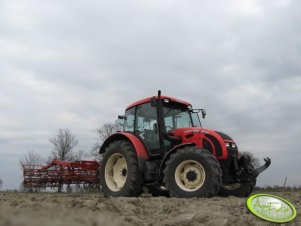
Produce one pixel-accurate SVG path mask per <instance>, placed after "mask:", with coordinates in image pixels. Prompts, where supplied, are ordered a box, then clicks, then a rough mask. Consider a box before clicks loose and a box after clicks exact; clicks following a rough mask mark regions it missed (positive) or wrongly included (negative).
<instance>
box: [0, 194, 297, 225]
mask: <svg viewBox="0 0 301 226" xmlns="http://www.w3.org/2000/svg"><path fill="white" fill-rule="evenodd" d="M273 194H275V195H279V196H281V197H283V198H285V199H287V200H289V201H290V202H291V203H292V204H293V205H294V206H295V207H296V209H297V218H296V219H295V220H294V221H292V222H291V223H289V224H288V225H298V226H301V208H300V207H301V192H290V193H273ZM27 225H28V226H41V225H43V226H63V225H72V226H79V225H85V226H90V225H91V226H97V225H112V226H114V225H116V226H117V225H124V226H126V225H137V226H143V225H147V226H151V225H166V226H167V225H168V226H169V225H170V226H177V225H178V226H180V225H181V226H182V225H185V226H188V225H195V226H197V225H229V226H230V225H231V226H232V225H234V226H235V225H237V226H238V225H274V224H272V223H269V222H266V221H263V220H261V219H259V218H257V217H255V216H254V215H252V214H251V213H250V212H249V211H248V210H247V208H246V198H238V197H233V196H230V197H219V196H216V197H213V198H192V199H184V198H168V197H151V196H150V195H149V194H143V195H142V196H140V197H138V198H135V197H131V198H123V197H104V195H102V194H99V193H61V194H58V193H20V192H0V226H27Z"/></svg>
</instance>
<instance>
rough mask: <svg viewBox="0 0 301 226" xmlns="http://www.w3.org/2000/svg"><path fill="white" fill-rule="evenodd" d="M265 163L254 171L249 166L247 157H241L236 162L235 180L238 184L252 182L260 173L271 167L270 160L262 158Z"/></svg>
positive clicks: (249, 161) (249, 162)
mask: <svg viewBox="0 0 301 226" xmlns="http://www.w3.org/2000/svg"><path fill="white" fill-rule="evenodd" d="M264 161H265V163H264V164H263V165H262V166H260V167H258V168H256V169H254V167H253V166H252V164H251V159H250V158H249V156H242V157H241V158H240V159H239V161H238V169H239V170H238V171H237V172H236V176H237V180H238V181H239V182H247V181H252V180H254V179H255V178H256V177H257V176H258V175H259V174H260V173H262V172H263V171H265V170H266V169H267V168H268V167H269V166H270V165H271V159H270V158H268V157H267V158H264Z"/></svg>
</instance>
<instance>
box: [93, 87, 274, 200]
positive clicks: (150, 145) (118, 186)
mask: <svg viewBox="0 0 301 226" xmlns="http://www.w3.org/2000/svg"><path fill="white" fill-rule="evenodd" d="M199 112H201V114H202V117H203V118H205V115H206V112H205V110H204V109H193V108H192V105H191V104H190V103H188V102H186V101H182V100H178V99H175V98H172V97H167V96H161V92H160V91H159V92H158V96H154V97H149V98H145V99H143V100H140V101H137V102H135V103H133V104H131V105H129V106H128V107H127V108H126V111H125V115H124V116H118V118H119V121H121V123H122V126H123V131H120V132H117V133H115V134H113V135H111V136H110V137H109V138H108V139H107V140H106V141H105V142H104V143H103V145H102V147H101V148H100V151H99V153H100V154H102V156H103V160H102V164H101V167H100V183H101V186H102V190H103V192H104V194H105V195H107V196H139V195H140V194H141V193H142V191H143V188H144V187H147V188H148V190H149V192H150V193H152V194H153V195H160V194H166V195H170V196H172V197H183V198H191V197H211V196H214V195H217V194H219V195H235V196H241V197H242V196H248V195H249V194H250V193H251V192H252V190H253V188H254V186H255V183H256V177H257V176H258V175H259V173H261V172H262V171H264V170H265V169H266V168H268V166H269V165H270V163H271V161H270V159H269V158H265V159H264V160H265V164H264V165H262V166H260V167H259V168H257V169H254V167H253V165H252V164H251V161H250V158H249V157H248V156H240V155H239V151H238V148H237V145H236V143H235V142H234V140H233V139H232V138H231V137H229V136H228V135H226V134H224V133H221V132H217V131H213V130H209V129H205V128H202V126H201V122H200V119H199V116H198V113H199Z"/></svg>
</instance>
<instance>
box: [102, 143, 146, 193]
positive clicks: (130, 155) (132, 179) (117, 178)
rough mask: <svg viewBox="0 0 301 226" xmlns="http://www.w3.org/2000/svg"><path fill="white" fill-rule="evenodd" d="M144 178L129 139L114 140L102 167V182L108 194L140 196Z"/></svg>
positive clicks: (104, 190)
mask: <svg viewBox="0 0 301 226" xmlns="http://www.w3.org/2000/svg"><path fill="white" fill-rule="evenodd" d="M142 183H143V179H142V176H141V173H140V171H139V168H138V160H137V156H136V152H135V149H134V148H133V146H132V144H131V143H130V142H128V141H123V140H121V141H114V142H113V143H111V144H110V145H109V146H108V147H107V148H106V150H105V153H104V155H103V161H102V165H101V168H100V184H101V186H102V190H103V193H104V194H105V195H107V196H138V195H140V194H141V193H142V191H143V190H142Z"/></svg>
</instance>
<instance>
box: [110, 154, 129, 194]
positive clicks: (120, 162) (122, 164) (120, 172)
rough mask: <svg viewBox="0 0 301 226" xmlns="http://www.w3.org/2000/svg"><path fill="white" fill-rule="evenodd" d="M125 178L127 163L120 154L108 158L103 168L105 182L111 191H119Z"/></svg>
mask: <svg viewBox="0 0 301 226" xmlns="http://www.w3.org/2000/svg"><path fill="white" fill-rule="evenodd" d="M126 178H127V163H126V160H125V158H124V156H123V155H122V154H119V153H116V154H113V155H111V156H110V157H109V159H108V161H107V163H106V166H105V180H106V184H107V186H108V188H109V189H110V190H111V191H114V192H117V191H120V190H121V189H122V188H123V186H124V184H125V182H126Z"/></svg>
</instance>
